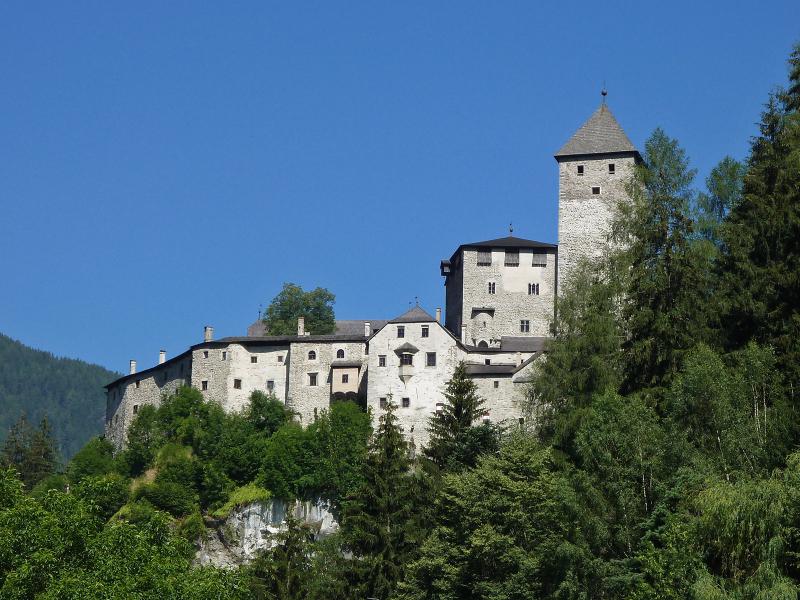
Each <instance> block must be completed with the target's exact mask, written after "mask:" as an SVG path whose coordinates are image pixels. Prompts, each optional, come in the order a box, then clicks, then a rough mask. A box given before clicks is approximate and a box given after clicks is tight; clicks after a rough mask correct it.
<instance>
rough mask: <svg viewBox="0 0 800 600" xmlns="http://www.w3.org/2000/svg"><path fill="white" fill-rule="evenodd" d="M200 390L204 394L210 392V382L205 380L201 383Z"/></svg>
mask: <svg viewBox="0 0 800 600" xmlns="http://www.w3.org/2000/svg"><path fill="white" fill-rule="evenodd" d="M200 389H201V390H203V391H204V392H206V391H208V381H206V380H203V381H201V382H200Z"/></svg>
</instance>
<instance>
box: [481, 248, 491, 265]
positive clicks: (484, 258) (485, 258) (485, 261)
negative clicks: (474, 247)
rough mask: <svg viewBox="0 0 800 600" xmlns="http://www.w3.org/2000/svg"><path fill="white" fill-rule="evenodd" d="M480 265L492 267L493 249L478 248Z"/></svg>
mask: <svg viewBox="0 0 800 600" xmlns="http://www.w3.org/2000/svg"><path fill="white" fill-rule="evenodd" d="M478 266H479V267H491V266H492V251H491V250H478Z"/></svg>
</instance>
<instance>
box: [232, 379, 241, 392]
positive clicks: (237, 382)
mask: <svg viewBox="0 0 800 600" xmlns="http://www.w3.org/2000/svg"><path fill="white" fill-rule="evenodd" d="M233 389H235V390H240V389H242V380H241V379H234V380H233Z"/></svg>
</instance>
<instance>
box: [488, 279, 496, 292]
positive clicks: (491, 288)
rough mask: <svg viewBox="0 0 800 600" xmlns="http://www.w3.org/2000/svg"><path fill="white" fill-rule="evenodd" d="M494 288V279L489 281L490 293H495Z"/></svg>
mask: <svg viewBox="0 0 800 600" xmlns="http://www.w3.org/2000/svg"><path fill="white" fill-rule="evenodd" d="M494 290H495V287H494V281H490V282H489V293H490V294H494Z"/></svg>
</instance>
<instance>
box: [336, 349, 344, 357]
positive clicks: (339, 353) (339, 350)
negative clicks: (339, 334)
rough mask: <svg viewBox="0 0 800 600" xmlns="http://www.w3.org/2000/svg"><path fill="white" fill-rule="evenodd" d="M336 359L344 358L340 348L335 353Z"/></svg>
mask: <svg viewBox="0 0 800 600" xmlns="http://www.w3.org/2000/svg"><path fill="white" fill-rule="evenodd" d="M336 358H344V350H342V349H341V348H339V349H338V350H337V351H336Z"/></svg>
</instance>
